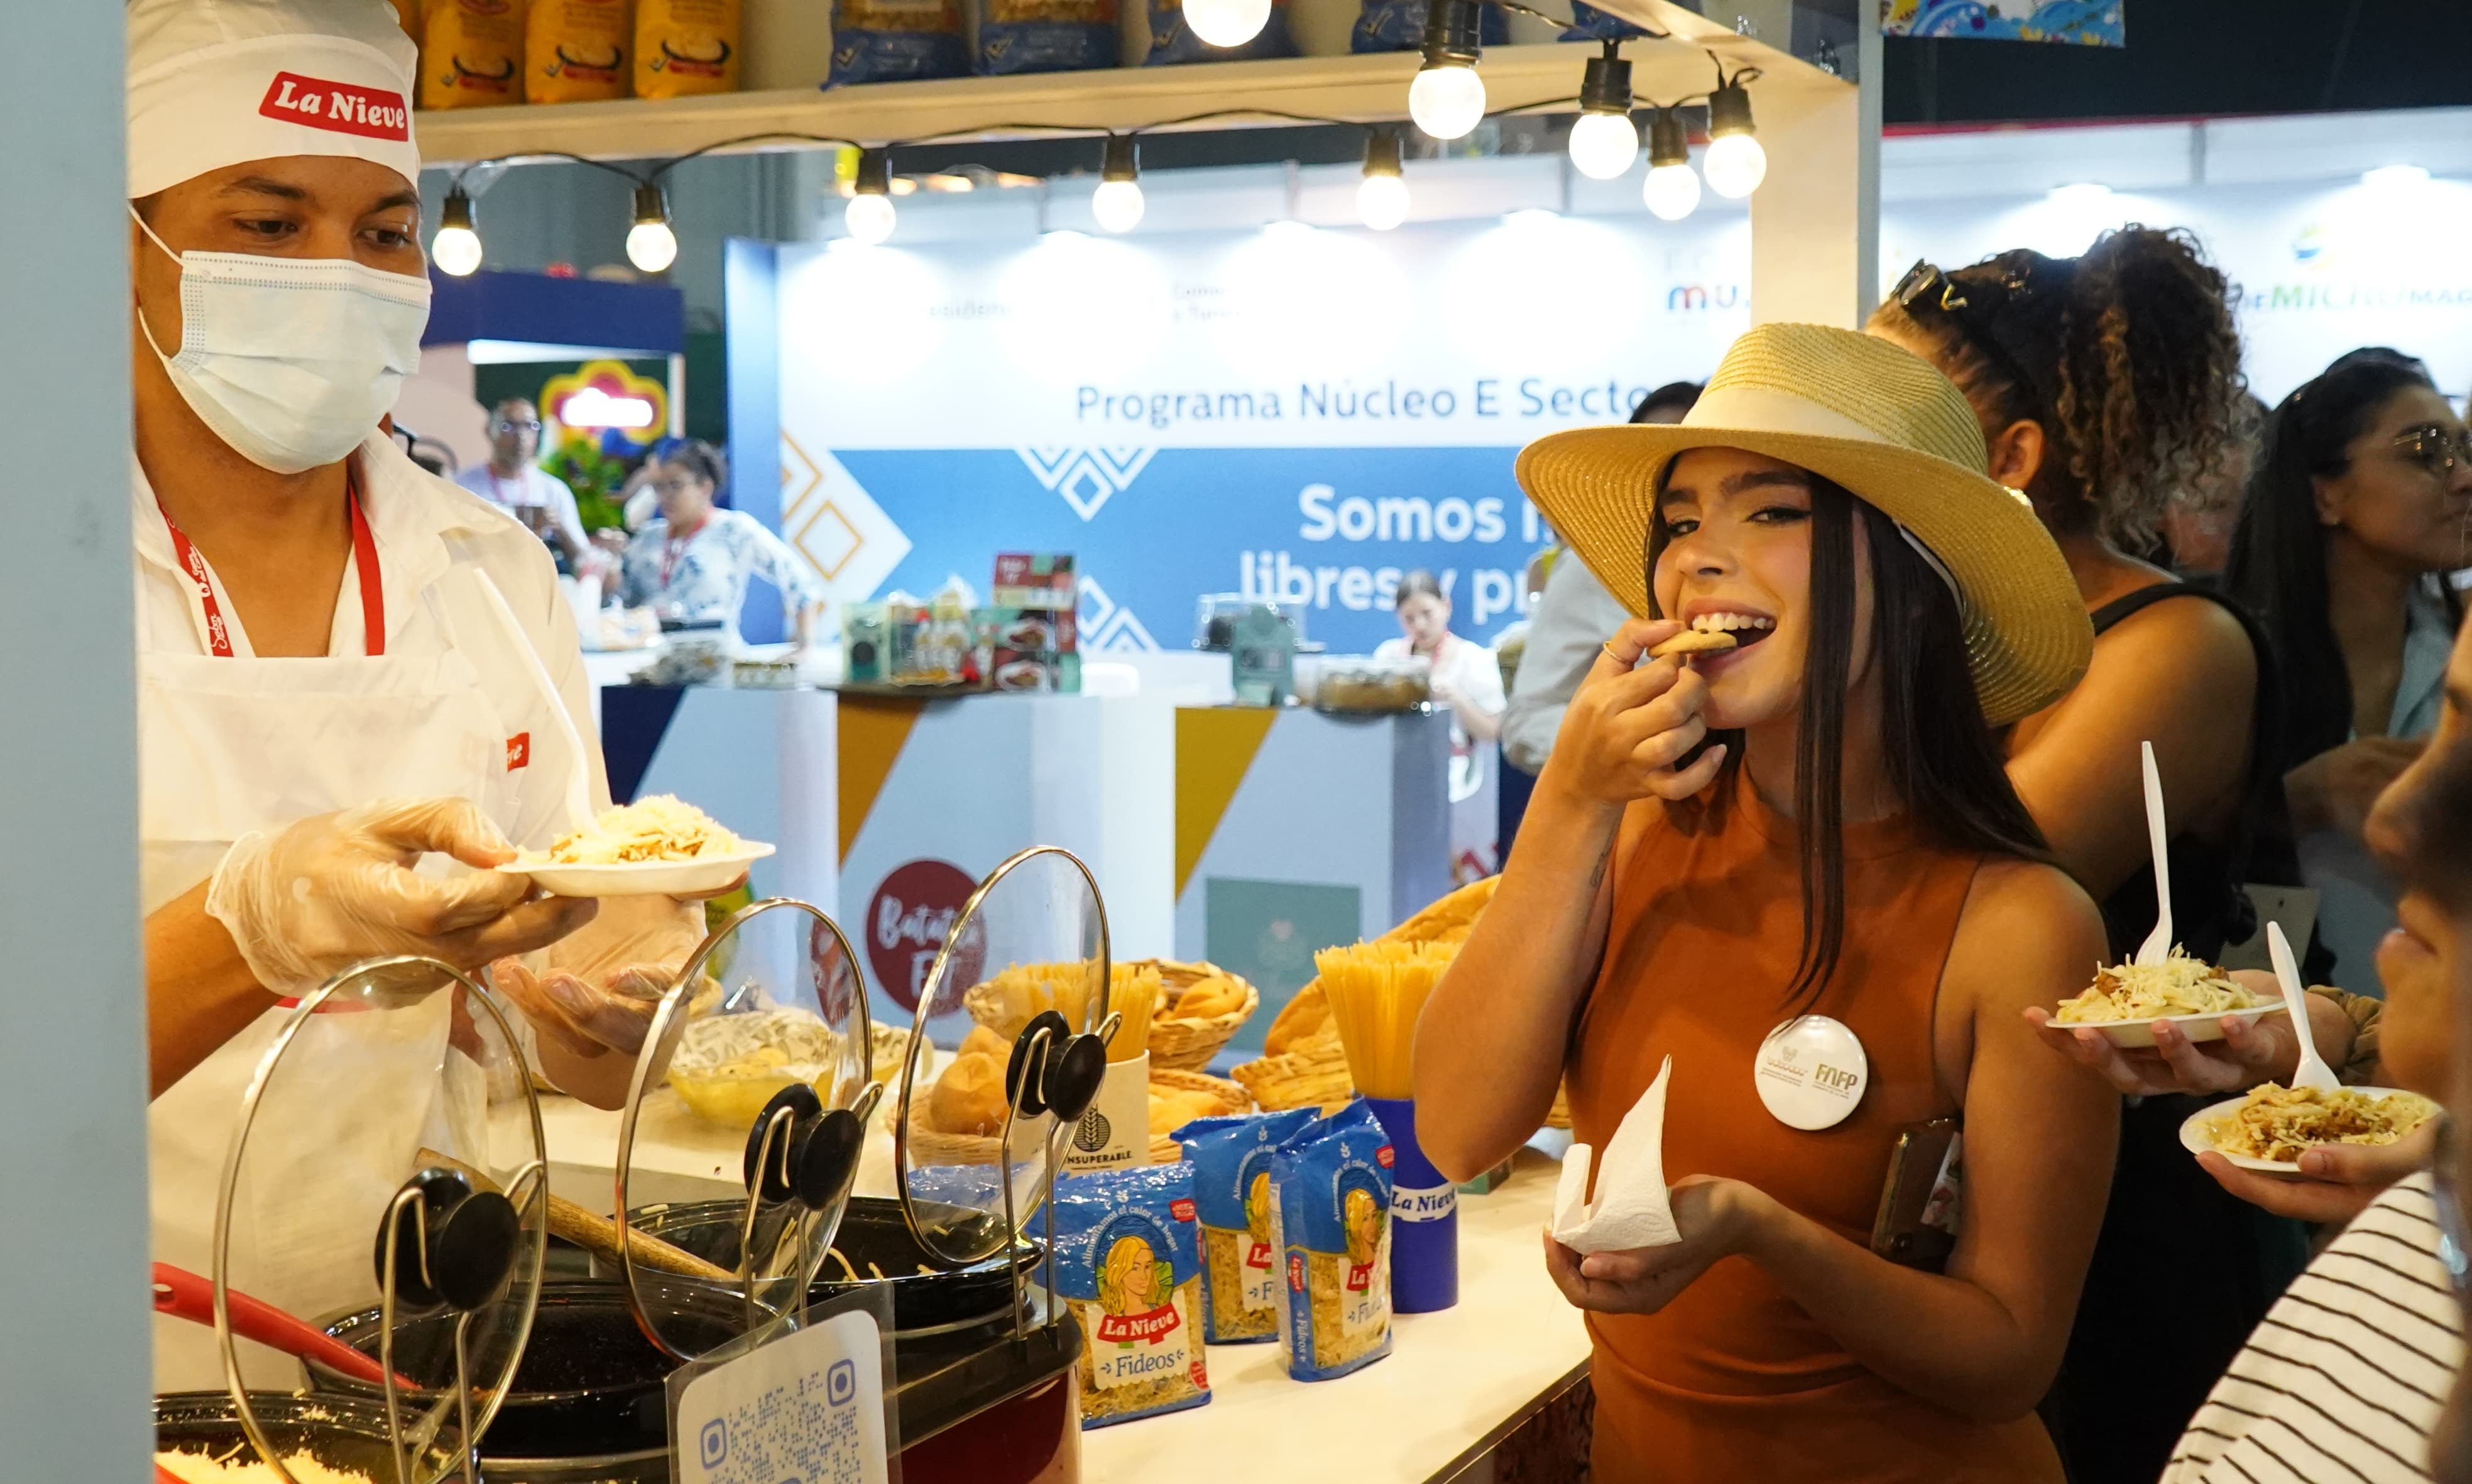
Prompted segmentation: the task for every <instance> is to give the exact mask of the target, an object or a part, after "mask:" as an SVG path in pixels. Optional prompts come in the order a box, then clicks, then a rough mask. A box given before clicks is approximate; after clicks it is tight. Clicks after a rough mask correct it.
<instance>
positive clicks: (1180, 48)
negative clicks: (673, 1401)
mask: <svg viewBox="0 0 2472 1484" xmlns="http://www.w3.org/2000/svg"><path fill="white" fill-rule="evenodd" d="M1150 5H1151V54H1150V55H1149V56H1148V57H1145V58H1143V59H1142V65H1143V66H1145V67H1167V66H1175V65H1177V64H1179V63H1183V62H1189V61H1270V60H1274V59H1279V58H1283V57H1295V56H1296V55H1298V53H1297V51H1296V38H1295V33H1294V32H1292V31H1290V30H1289V29H1288V0H1271V18H1270V19H1269V20H1267V21H1264V22H1263V23H1262V29H1261V31H1260V32H1259V33H1258V34H1256V35H1254V37H1253V39H1252V40H1250V41H1248V42H1246V43H1244V44H1243V45H1241V46H1213V45H1211V44H1210V43H1209V42H1207V41H1204V40H1203V39H1201V38H1200V36H1197V35H1194V34H1193V28H1192V27H1190V26H1187V25H1186V24H1185V23H1184V0H1150Z"/></svg>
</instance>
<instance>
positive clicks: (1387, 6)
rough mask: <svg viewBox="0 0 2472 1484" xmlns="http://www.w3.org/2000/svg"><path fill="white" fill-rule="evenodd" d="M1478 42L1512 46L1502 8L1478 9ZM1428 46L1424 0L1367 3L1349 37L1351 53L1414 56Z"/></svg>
mask: <svg viewBox="0 0 2472 1484" xmlns="http://www.w3.org/2000/svg"><path fill="white" fill-rule="evenodd" d="M1477 39H1479V40H1480V41H1482V42H1484V43H1485V44H1486V46H1507V45H1509V43H1510V18H1509V16H1507V15H1505V14H1503V13H1502V7H1500V6H1498V5H1486V6H1481V7H1479V8H1478V15H1477ZM1424 44H1425V0H1365V3H1364V6H1363V8H1362V9H1360V10H1359V11H1358V12H1356V29H1355V30H1353V31H1351V32H1350V33H1348V37H1347V49H1348V50H1349V51H1351V52H1413V51H1414V50H1416V49H1417V48H1418V47H1420V46H1423V45H1424Z"/></svg>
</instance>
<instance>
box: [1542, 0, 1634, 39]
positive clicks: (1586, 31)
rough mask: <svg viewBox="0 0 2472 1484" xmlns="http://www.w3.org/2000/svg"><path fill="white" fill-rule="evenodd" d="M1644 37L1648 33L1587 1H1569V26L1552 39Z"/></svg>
mask: <svg viewBox="0 0 2472 1484" xmlns="http://www.w3.org/2000/svg"><path fill="white" fill-rule="evenodd" d="M1644 35H1648V33H1647V32H1645V31H1642V30H1640V29H1639V28H1638V27H1637V26H1634V25H1632V24H1631V23H1630V22H1628V21H1627V20H1625V19H1623V18H1622V17H1621V16H1619V15H1612V14H1608V13H1606V12H1604V11H1600V10H1598V9H1597V8H1596V7H1595V6H1593V5H1590V4H1588V3H1587V0H1571V24H1570V25H1569V26H1567V27H1565V28H1564V29H1563V32H1562V34H1561V35H1558V36H1556V37H1555V38H1554V39H1556V40H1557V41H1628V40H1629V39H1631V38H1632V37H1633V36H1644Z"/></svg>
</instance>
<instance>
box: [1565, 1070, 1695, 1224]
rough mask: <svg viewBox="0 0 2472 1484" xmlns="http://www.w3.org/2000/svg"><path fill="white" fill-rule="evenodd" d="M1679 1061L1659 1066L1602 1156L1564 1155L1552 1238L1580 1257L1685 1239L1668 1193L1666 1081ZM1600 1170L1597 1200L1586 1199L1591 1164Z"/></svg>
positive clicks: (1586, 1151) (1580, 1147) (1577, 1148)
mask: <svg viewBox="0 0 2472 1484" xmlns="http://www.w3.org/2000/svg"><path fill="white" fill-rule="evenodd" d="M1673 1073H1674V1058H1673V1057H1671V1056H1669V1057H1667V1058H1666V1059H1665V1064H1664V1065H1663V1066H1661V1067H1659V1068H1657V1069H1656V1080H1655V1081H1653V1082H1651V1083H1650V1084H1649V1085H1648V1091H1647V1092H1645V1093H1642V1094H1640V1095H1639V1101H1637V1102H1635V1103H1633V1104H1631V1105H1630V1112H1628V1113H1626V1114H1624V1115H1623V1120H1622V1123H1621V1125H1620V1126H1619V1127H1617V1128H1616V1129H1615V1130H1614V1138H1613V1142H1611V1143H1609V1144H1607V1145H1605V1157H1604V1159H1603V1160H1597V1159H1596V1158H1595V1154H1596V1151H1595V1150H1593V1149H1590V1148H1589V1147H1588V1146H1587V1145H1586V1144H1583V1143H1575V1144H1573V1145H1571V1152H1570V1153H1568V1154H1566V1155H1564V1156H1562V1183H1561V1185H1560V1187H1559V1188H1557V1190H1556V1191H1555V1193H1554V1239H1555V1240H1556V1241H1557V1242H1560V1243H1561V1244H1562V1245H1563V1246H1565V1247H1568V1248H1570V1249H1571V1250H1572V1251H1573V1252H1577V1253H1582V1254H1585V1253H1590V1252H1628V1251H1629V1250H1630V1249H1632V1248H1634V1247H1662V1246H1665V1245H1667V1244H1668V1243H1671V1242H1677V1241H1680V1240H1681V1239H1682V1236H1681V1234H1680V1233H1679V1232H1677V1231H1676V1230H1675V1226H1674V1207H1673V1204H1672V1202H1671V1201H1670V1200H1669V1199H1668V1198H1667V1195H1666V1190H1665V1083H1666V1079H1667V1078H1668V1077H1670V1076H1672V1075H1673ZM1591 1163H1593V1164H1595V1165H1596V1166H1597V1198H1596V1199H1595V1200H1590V1199H1588V1166H1590V1164H1591Z"/></svg>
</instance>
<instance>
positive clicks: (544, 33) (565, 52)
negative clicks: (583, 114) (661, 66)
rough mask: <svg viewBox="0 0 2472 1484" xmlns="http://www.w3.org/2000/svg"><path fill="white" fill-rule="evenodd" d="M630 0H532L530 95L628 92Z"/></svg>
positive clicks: (558, 98)
mask: <svg viewBox="0 0 2472 1484" xmlns="http://www.w3.org/2000/svg"><path fill="white" fill-rule="evenodd" d="M634 39H635V24H634V17H633V16H632V15H631V14H630V13H629V10H628V0H532V14H531V15H530V17H529V18H528V19H527V20H526V21H525V23H524V101H525V102H526V103H587V102H590V101H592V100H595V99H601V98H624V97H626V96H627V82H628V69H627V48H628V46H629V45H630V43H631V42H632V41H633V40H634Z"/></svg>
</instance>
